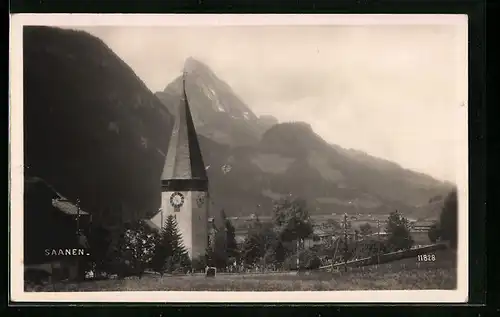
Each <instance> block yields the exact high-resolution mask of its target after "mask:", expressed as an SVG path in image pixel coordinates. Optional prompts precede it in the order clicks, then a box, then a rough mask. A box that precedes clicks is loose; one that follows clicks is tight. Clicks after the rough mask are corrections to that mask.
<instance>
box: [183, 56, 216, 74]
mask: <svg viewBox="0 0 500 317" xmlns="http://www.w3.org/2000/svg"><path fill="white" fill-rule="evenodd" d="M199 70H203V71H207V70H210V68H209V67H208V66H207V65H206V64H204V63H203V62H201V61H199V60H197V59H195V58H194V57H191V56H190V57H188V58H187V59H186V61H185V62H184V72H186V73H192V72H196V71H199Z"/></svg>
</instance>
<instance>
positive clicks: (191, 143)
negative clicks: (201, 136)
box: [151, 74, 209, 259]
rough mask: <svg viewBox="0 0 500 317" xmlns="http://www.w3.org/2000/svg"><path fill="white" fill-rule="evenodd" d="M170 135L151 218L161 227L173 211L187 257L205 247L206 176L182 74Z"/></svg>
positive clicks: (207, 204)
mask: <svg viewBox="0 0 500 317" xmlns="http://www.w3.org/2000/svg"><path fill="white" fill-rule="evenodd" d="M182 79H183V80H182V82H183V86H182V98H181V100H180V103H179V105H178V112H177V114H175V115H176V118H175V123H174V128H173V130H172V136H171V137H170V144H169V148H168V152H167V155H166V159H165V165H164V167H163V173H162V175H161V188H162V193H161V209H160V212H159V213H158V214H157V215H155V216H154V217H153V218H152V219H151V222H152V223H153V224H154V225H155V227H157V228H158V229H161V228H162V227H163V226H164V225H165V224H164V222H165V220H166V219H167V217H168V216H169V215H173V216H174V217H175V218H176V220H177V224H178V228H179V231H180V233H181V234H182V242H183V244H184V246H185V247H186V250H187V251H188V253H189V257H190V258H191V259H194V258H197V257H199V256H204V255H205V253H206V249H207V247H208V235H209V232H208V206H209V202H208V198H209V197H208V177H207V172H206V169H205V164H204V162H203V157H202V154H201V150H200V145H199V142H198V137H197V135H196V130H195V128H194V124H193V119H192V116H191V112H190V110H189V103H188V98H187V95H186V88H185V80H186V76H185V74H184V76H183V78H182Z"/></svg>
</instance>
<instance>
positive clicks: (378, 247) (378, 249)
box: [377, 219, 380, 265]
mask: <svg viewBox="0 0 500 317" xmlns="http://www.w3.org/2000/svg"><path fill="white" fill-rule="evenodd" d="M377 240H378V241H377V265H378V264H380V220H379V219H377Z"/></svg>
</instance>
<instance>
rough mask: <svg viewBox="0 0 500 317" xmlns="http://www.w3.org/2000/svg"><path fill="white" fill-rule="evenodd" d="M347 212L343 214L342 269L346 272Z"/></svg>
mask: <svg viewBox="0 0 500 317" xmlns="http://www.w3.org/2000/svg"><path fill="white" fill-rule="evenodd" d="M347 252H348V246H347V213H345V214H344V270H345V271H346V272H347Z"/></svg>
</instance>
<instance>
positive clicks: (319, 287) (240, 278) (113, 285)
mask: <svg viewBox="0 0 500 317" xmlns="http://www.w3.org/2000/svg"><path fill="white" fill-rule="evenodd" d="M436 259H437V261H436V262H432V263H418V262H417V261H416V260H415V259H404V260H400V261H396V262H392V263H386V264H383V265H378V266H369V267H364V268H356V269H350V270H349V271H348V272H343V270H340V271H338V272H308V273H302V274H296V273H285V274H284V273H268V274H239V275H238V274H235V275H229V274H227V275H226V274H219V275H217V276H216V277H215V278H207V277H205V276H202V275H195V276H189V275H187V276H164V277H160V276H157V275H146V276H144V277H143V278H142V279H138V278H132V279H124V280H103V281H87V282H81V283H57V284H53V285H46V286H43V287H36V288H35V289H30V290H27V291H46V292H54V291H58V292H92V291H94V292H95V291H339V290H423V289H442V290H443V289H444V290H452V289H455V288H456V283H457V281H456V280H457V271H456V264H455V263H456V261H455V257H454V254H453V253H451V252H449V251H443V252H436Z"/></svg>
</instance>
